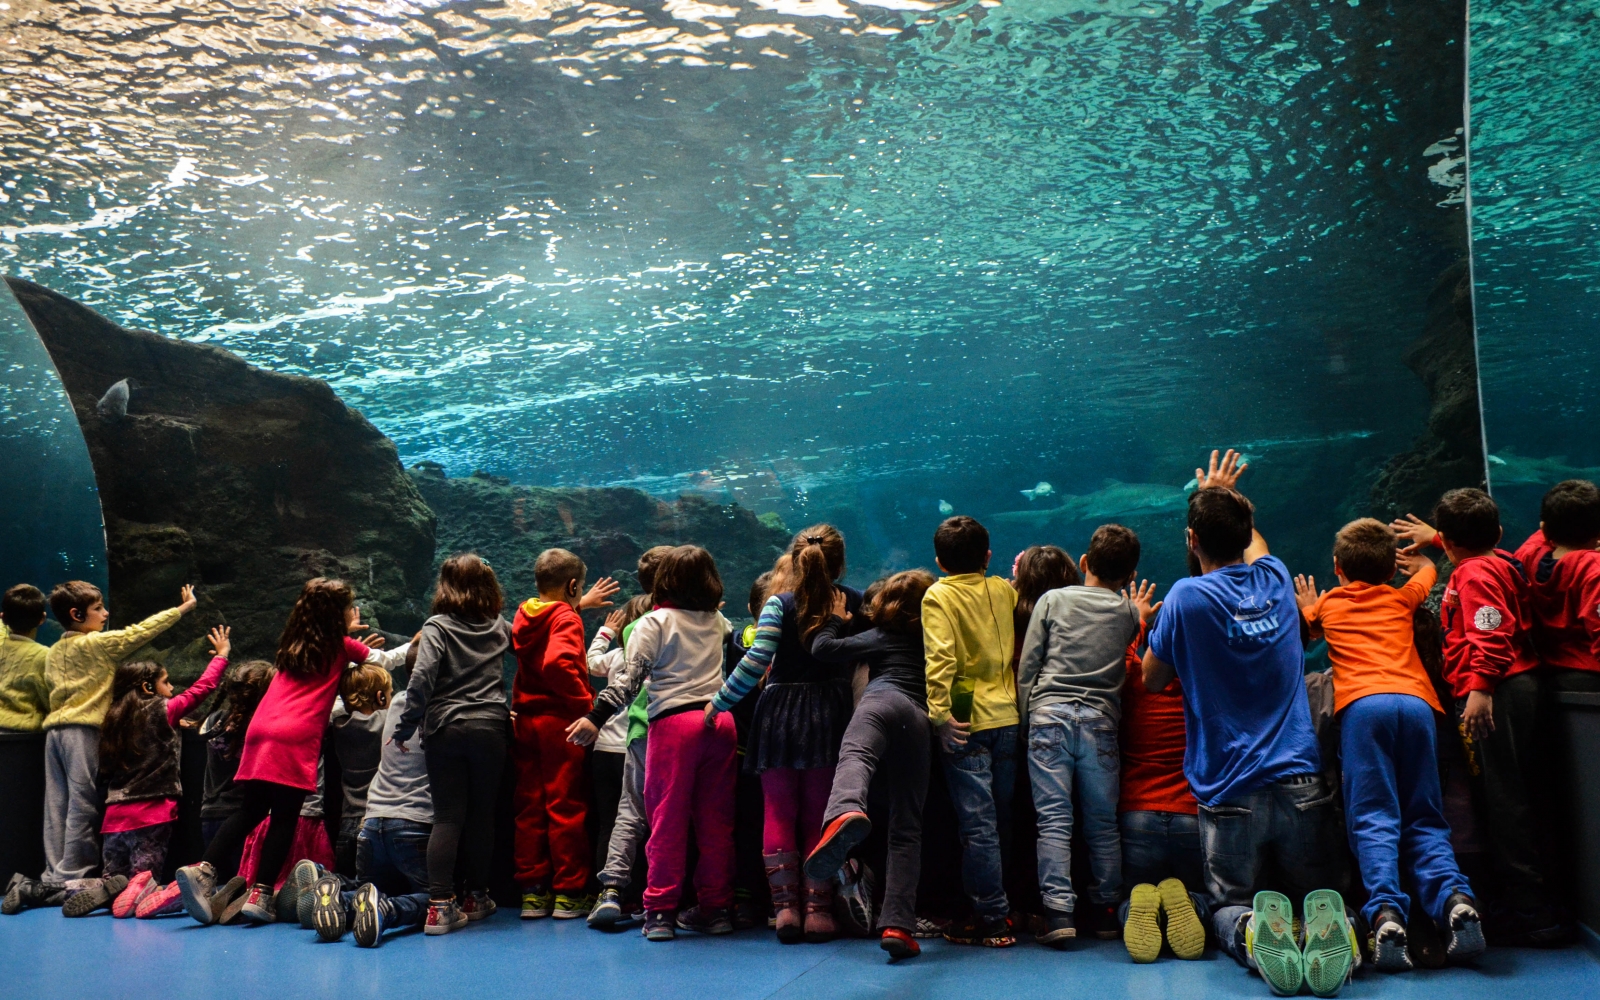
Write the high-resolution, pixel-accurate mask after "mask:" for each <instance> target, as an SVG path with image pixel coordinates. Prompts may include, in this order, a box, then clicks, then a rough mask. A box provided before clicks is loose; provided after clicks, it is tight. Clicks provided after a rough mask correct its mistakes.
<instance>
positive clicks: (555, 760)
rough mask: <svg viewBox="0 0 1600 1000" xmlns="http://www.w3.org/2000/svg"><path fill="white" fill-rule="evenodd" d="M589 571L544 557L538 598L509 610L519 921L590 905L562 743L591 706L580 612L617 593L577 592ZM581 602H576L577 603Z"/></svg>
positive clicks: (574, 778)
mask: <svg viewBox="0 0 1600 1000" xmlns="http://www.w3.org/2000/svg"><path fill="white" fill-rule="evenodd" d="M587 572H588V571H587V568H586V567H585V566H584V564H583V560H582V559H579V558H578V557H577V556H576V555H573V554H572V553H571V552H568V551H567V550H566V549H546V550H545V551H544V552H542V553H540V554H539V559H538V561H537V562H535V563H534V566H533V579H534V583H535V584H537V585H538V587H539V596H538V597H535V598H532V599H530V600H527V601H524V602H523V604H522V605H521V606H520V607H519V608H517V616H516V619H515V620H514V621H513V622H512V625H511V646H512V648H513V649H514V650H515V651H516V654H517V676H516V679H515V680H514V681H513V682H512V685H511V711H512V735H513V739H512V747H511V756H512V761H513V763H514V765H515V767H516V770H517V790H516V798H515V803H514V810H515V814H516V841H515V846H514V848H513V856H512V862H513V864H514V865H515V867H516V876H517V883H518V884H519V885H520V886H521V887H522V918H523V919H524V920H530V919H534V918H537V917H548V916H550V915H551V914H552V912H553V913H554V915H555V916H556V917H558V918H571V917H581V916H584V915H585V914H587V913H588V912H589V908H590V907H591V906H592V905H593V904H594V900H593V897H591V896H588V895H587V894H586V889H587V887H588V884H589V839H588V834H587V833H586V832H585V823H586V820H587V818H588V817H587V813H588V809H587V798H588V789H587V785H586V783H585V781H584V774H583V764H584V748H583V747H580V746H575V745H573V744H571V743H568V742H567V727H568V726H570V725H571V724H572V723H573V721H574V720H576V719H579V718H581V717H582V716H583V715H584V714H585V713H587V712H588V711H589V709H590V708H591V707H593V704H594V692H593V691H592V690H591V689H590V687H589V667H588V662H587V658H586V653H587V650H586V648H585V644H584V638H583V619H582V618H580V617H579V616H578V611H579V610H580V609H582V608H589V607H607V606H609V605H610V603H611V602H610V601H609V600H608V599H607V598H609V597H610V595H611V594H614V593H616V590H617V585H616V583H614V582H613V581H611V580H609V579H605V580H600V581H598V582H597V583H596V584H595V586H594V589H592V590H591V591H589V593H587V594H584V593H583V583H584V577H585V576H586V575H587ZM580 594H583V596H582V597H581V598H580V597H579V596H578V595H580Z"/></svg>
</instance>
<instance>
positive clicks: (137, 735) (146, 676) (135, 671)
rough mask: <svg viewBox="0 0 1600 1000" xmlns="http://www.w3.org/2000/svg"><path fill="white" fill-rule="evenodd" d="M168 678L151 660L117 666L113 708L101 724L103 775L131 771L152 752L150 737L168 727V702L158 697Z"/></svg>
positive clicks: (101, 765)
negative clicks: (159, 690) (162, 685)
mask: <svg viewBox="0 0 1600 1000" xmlns="http://www.w3.org/2000/svg"><path fill="white" fill-rule="evenodd" d="M166 675H167V668H166V667H163V666H162V665H161V664H159V663H154V662H152V661H150V660H135V661H133V662H132V663H122V664H118V665H117V670H116V673H114V674H112V675H111V708H110V709H108V710H107V711H106V718H105V721H104V722H102V723H101V724H100V773H101V775H103V776H111V775H115V774H117V773H118V772H120V771H123V770H126V769H128V768H131V767H133V766H134V765H135V764H137V763H139V761H140V759H141V758H143V757H144V755H145V754H146V753H148V752H149V751H150V733H151V732H152V731H153V730H156V729H159V728H160V727H162V726H165V725H166V724H167V706H166V704H165V702H166V699H165V698H162V697H161V696H160V695H158V694H156V685H157V684H159V683H160V682H161V678H163V677H165V676H166ZM158 719H159V721H157V720H158Z"/></svg>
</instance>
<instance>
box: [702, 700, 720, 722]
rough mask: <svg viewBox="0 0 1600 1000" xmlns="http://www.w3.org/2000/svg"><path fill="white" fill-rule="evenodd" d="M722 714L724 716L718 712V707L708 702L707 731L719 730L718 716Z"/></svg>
mask: <svg viewBox="0 0 1600 1000" xmlns="http://www.w3.org/2000/svg"><path fill="white" fill-rule="evenodd" d="M720 714H722V713H720V712H718V711H717V706H716V705H713V704H712V703H711V702H709V701H708V702H706V728H707V729H715V728H717V716H718V715H720Z"/></svg>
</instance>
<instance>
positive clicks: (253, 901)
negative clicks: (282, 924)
mask: <svg viewBox="0 0 1600 1000" xmlns="http://www.w3.org/2000/svg"><path fill="white" fill-rule="evenodd" d="M239 916H241V917H243V918H245V919H246V920H248V921H250V922H251V923H252V924H270V923H275V922H276V921H277V919H278V908H277V906H275V905H274V904H273V893H272V886H270V885H262V884H261V883H259V882H258V883H256V884H255V885H252V886H251V887H250V891H249V892H247V893H245V895H244V904H243V905H242V906H240V907H239Z"/></svg>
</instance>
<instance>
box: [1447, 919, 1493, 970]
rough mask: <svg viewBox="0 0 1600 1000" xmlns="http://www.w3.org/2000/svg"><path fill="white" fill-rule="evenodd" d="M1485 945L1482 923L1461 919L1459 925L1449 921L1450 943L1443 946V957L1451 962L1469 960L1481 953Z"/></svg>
mask: <svg viewBox="0 0 1600 1000" xmlns="http://www.w3.org/2000/svg"><path fill="white" fill-rule="evenodd" d="M1486 947H1487V945H1486V944H1485V942H1484V940H1483V924H1482V923H1481V922H1479V921H1477V920H1463V921H1461V926H1459V927H1457V926H1456V921H1454V920H1452V921H1451V926H1450V943H1449V945H1447V946H1446V947H1445V957H1446V958H1447V959H1448V960H1449V961H1452V962H1470V961H1472V960H1473V959H1475V958H1477V957H1478V956H1479V955H1482V954H1483V952H1484V949H1485V948H1486Z"/></svg>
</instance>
